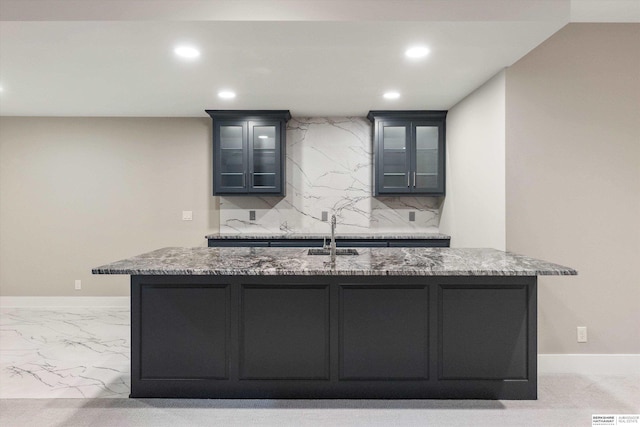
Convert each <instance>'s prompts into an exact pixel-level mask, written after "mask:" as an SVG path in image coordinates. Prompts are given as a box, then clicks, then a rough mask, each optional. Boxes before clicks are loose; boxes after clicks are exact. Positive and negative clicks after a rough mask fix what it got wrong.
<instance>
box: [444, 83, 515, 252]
mask: <svg viewBox="0 0 640 427" xmlns="http://www.w3.org/2000/svg"><path fill="white" fill-rule="evenodd" d="M504 150H505V72H504V71H502V72H500V73H498V74H497V75H496V76H494V77H493V78H492V79H490V80H489V81H488V82H486V83H485V84H484V85H482V86H481V87H479V88H478V89H476V90H475V91H474V92H473V93H471V94H470V95H469V96H467V97H466V98H465V99H463V100H462V101H460V102H459V103H458V104H456V105H455V106H454V107H453V108H451V110H449V113H448V114H447V197H446V198H445V200H444V204H443V208H442V215H441V219H440V231H441V232H443V233H446V234H449V235H450V236H451V246H452V247H467V248H480V247H489V248H496V249H501V250H504V249H505V164H504V160H505V157H504V156H505V154H504Z"/></svg>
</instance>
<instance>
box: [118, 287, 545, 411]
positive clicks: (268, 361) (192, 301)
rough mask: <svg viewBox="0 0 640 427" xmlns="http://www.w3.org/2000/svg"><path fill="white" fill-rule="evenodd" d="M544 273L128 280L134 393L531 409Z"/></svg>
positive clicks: (136, 394)
mask: <svg viewBox="0 0 640 427" xmlns="http://www.w3.org/2000/svg"><path fill="white" fill-rule="evenodd" d="M536 310H537V308H536V277H535V276H526V277H507V276H483V277H473V276H471V277H465V276H446V277H438V276H427V277H417V276H399V277H384V276H382V277H381V276H371V277H368V276H352V277H344V276H341V277H331V276H269V277H265V276H132V278H131V341H132V342H131V397H136V398H143V397H157V398H219V399H429V398H442V399H536V397H537V381H536V380H537V365H536V355H537V346H536Z"/></svg>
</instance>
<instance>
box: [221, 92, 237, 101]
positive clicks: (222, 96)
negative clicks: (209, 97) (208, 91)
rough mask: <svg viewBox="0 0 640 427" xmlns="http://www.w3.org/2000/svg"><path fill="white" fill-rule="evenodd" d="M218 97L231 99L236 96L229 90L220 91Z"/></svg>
mask: <svg viewBox="0 0 640 427" xmlns="http://www.w3.org/2000/svg"><path fill="white" fill-rule="evenodd" d="M218 97H219V98H222V99H233V98H235V97H236V94H235V92H232V91H230V90H221V91H220V92H218Z"/></svg>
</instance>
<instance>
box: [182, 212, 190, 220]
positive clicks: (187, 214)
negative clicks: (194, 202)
mask: <svg viewBox="0 0 640 427" xmlns="http://www.w3.org/2000/svg"><path fill="white" fill-rule="evenodd" d="M182 220H183V221H193V211H182Z"/></svg>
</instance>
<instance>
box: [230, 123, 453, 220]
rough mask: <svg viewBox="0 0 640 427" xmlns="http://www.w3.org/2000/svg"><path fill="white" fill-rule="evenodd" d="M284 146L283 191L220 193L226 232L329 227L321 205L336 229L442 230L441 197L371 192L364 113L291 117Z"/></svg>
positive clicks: (369, 150)
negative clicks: (272, 193) (260, 194)
mask: <svg viewBox="0 0 640 427" xmlns="http://www.w3.org/2000/svg"><path fill="white" fill-rule="evenodd" d="M286 150H287V162H286V167H287V170H286V181H287V183H286V184H287V190H286V194H287V195H286V197H246V196H245V197H239V196H234V197H220V232H221V233H235V232H241V233H316V232H320V233H325V232H327V230H328V228H329V225H328V224H327V223H326V222H322V211H327V212H328V213H329V216H331V214H332V213H335V214H336V216H337V219H338V227H337V232H338V233H367V232H373V233H375V232H411V231H416V232H425V233H430V232H437V231H438V224H439V222H440V206H441V203H442V199H441V198H431V197H373V191H372V186H373V176H372V171H373V152H372V150H373V146H372V125H371V123H370V122H369V120H367V119H366V118H365V117H316V118H292V119H291V120H290V121H289V123H288V124H287V147H286ZM250 210H255V211H256V219H255V221H250V220H249V211H250ZM410 212H415V221H409V213H410Z"/></svg>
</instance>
